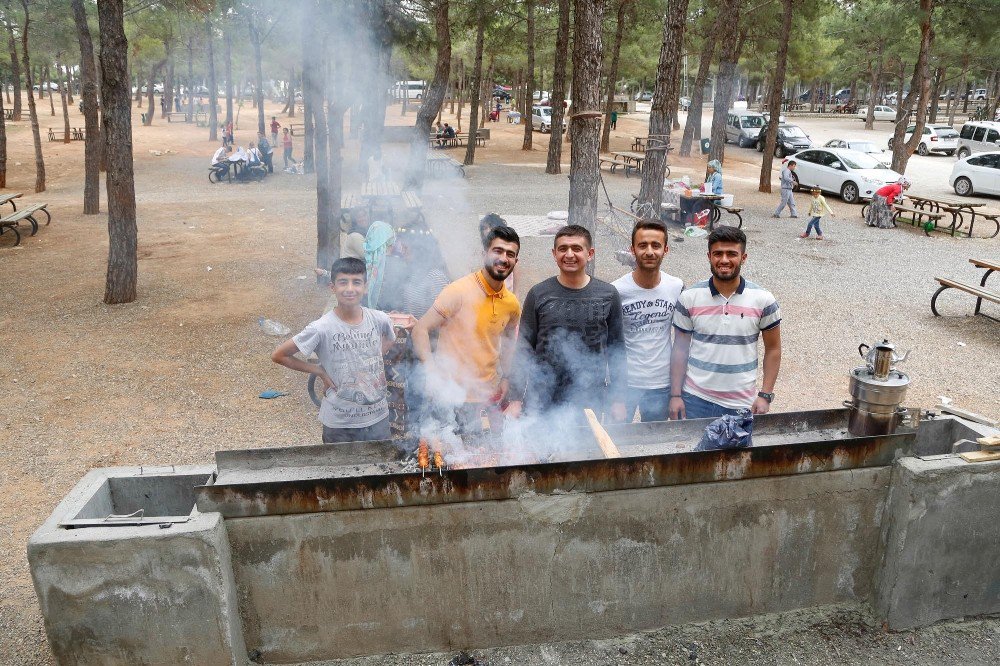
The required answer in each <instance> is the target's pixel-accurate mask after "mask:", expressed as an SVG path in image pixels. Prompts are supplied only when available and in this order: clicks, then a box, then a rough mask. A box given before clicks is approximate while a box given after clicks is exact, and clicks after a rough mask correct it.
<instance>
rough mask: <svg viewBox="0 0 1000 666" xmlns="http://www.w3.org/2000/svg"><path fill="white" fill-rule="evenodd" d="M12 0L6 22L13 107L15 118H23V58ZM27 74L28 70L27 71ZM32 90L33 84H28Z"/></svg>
mask: <svg viewBox="0 0 1000 666" xmlns="http://www.w3.org/2000/svg"><path fill="white" fill-rule="evenodd" d="M10 15H11V10H10V0H7V12H6V16H4V23H6V24H7V50H8V51H9V52H10V73H11V75H12V76H13V77H14V103H13V106H12V107H11V108H12V109H13V113H14V120H21V60H20V58H18V56H17V43H16V42H15V41H14V26H13V24H12V23H11V22H10ZM25 75H26V76H27V72H25ZM28 90H31V86H28Z"/></svg>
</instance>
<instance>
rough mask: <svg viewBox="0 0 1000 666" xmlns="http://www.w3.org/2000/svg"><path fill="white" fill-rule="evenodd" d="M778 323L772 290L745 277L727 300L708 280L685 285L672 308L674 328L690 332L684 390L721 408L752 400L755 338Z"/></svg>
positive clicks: (778, 311) (739, 404) (777, 308)
mask: <svg viewBox="0 0 1000 666" xmlns="http://www.w3.org/2000/svg"><path fill="white" fill-rule="evenodd" d="M779 323H781V310H780V309H779V307H778V302H777V300H775V298H774V296H773V295H772V294H771V292H769V291H768V290H766V289H764V288H763V287H761V286H759V285H756V284H754V283H753V282H748V281H747V280H745V279H743V278H740V286H739V287H737V289H736V291H735V292H734V293H733V295H732V296H731V297H730V298H729V299H728V300H727V299H726V298H725V297H724V296H723V295H722V294H720V293H719V292H718V291H717V290H716V288H715V285H714V284H712V281H711V280H703V281H701V282H699V283H697V284H694V285H692V286H691V287H689V288H688V289H685V290H684V291H683V292H682V293H681V297H680V299H679V300H678V301H677V307H676V309H675V310H674V327H675V328H677V329H678V330H680V331H683V332H685V333H690V334H691V348H690V352H689V355H688V366H687V376H686V377H685V379H684V390H685V391H687V392H688V393H691V394H693V395H696V396H698V397H699V398H702V399H704V400H708V401H709V402H713V403H715V404H717V405H721V406H723V407H730V408H740V407H749V406H750V405H752V404H753V401H754V398H755V397H756V396H757V365H758V361H757V339H758V338H759V337H760V332H761V331H766V330H768V329H769V328H774V327H775V326H777V325H778V324H779Z"/></svg>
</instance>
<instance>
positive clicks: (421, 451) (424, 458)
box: [417, 437, 430, 476]
mask: <svg viewBox="0 0 1000 666" xmlns="http://www.w3.org/2000/svg"><path fill="white" fill-rule="evenodd" d="M417 465H418V466H419V467H420V474H421V476H422V475H423V474H424V473H425V472H426V471H427V468H428V467H430V458H429V456H428V454H427V440H426V439H424V438H423V437H421V438H420V444H418V445H417Z"/></svg>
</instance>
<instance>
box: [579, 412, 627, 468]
mask: <svg viewBox="0 0 1000 666" xmlns="http://www.w3.org/2000/svg"><path fill="white" fill-rule="evenodd" d="M583 413H584V415H585V416H586V417H587V422H588V423H589V424H590V429H591V430H592V431H593V433H594V437H596V438H597V443H598V444H599V445H600V447H601V451H604V457H605V458H621V457H622V454H621V453H620V452H619V451H618V447H617V446H616V445H615V442H614V440H613V439H611V435H609V434H608V431H607V430H605V429H604V426H602V425H601V422H600V421H598V420H597V415H596V414H594V410H592V409H585V410H583Z"/></svg>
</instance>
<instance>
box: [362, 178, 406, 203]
mask: <svg viewBox="0 0 1000 666" xmlns="http://www.w3.org/2000/svg"><path fill="white" fill-rule="evenodd" d="M361 196H362V197H365V198H373V199H374V198H381V197H398V196H400V189H399V185H397V184H396V183H387V182H384V181H375V182H367V183H365V184H364V185H362V186H361Z"/></svg>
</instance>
